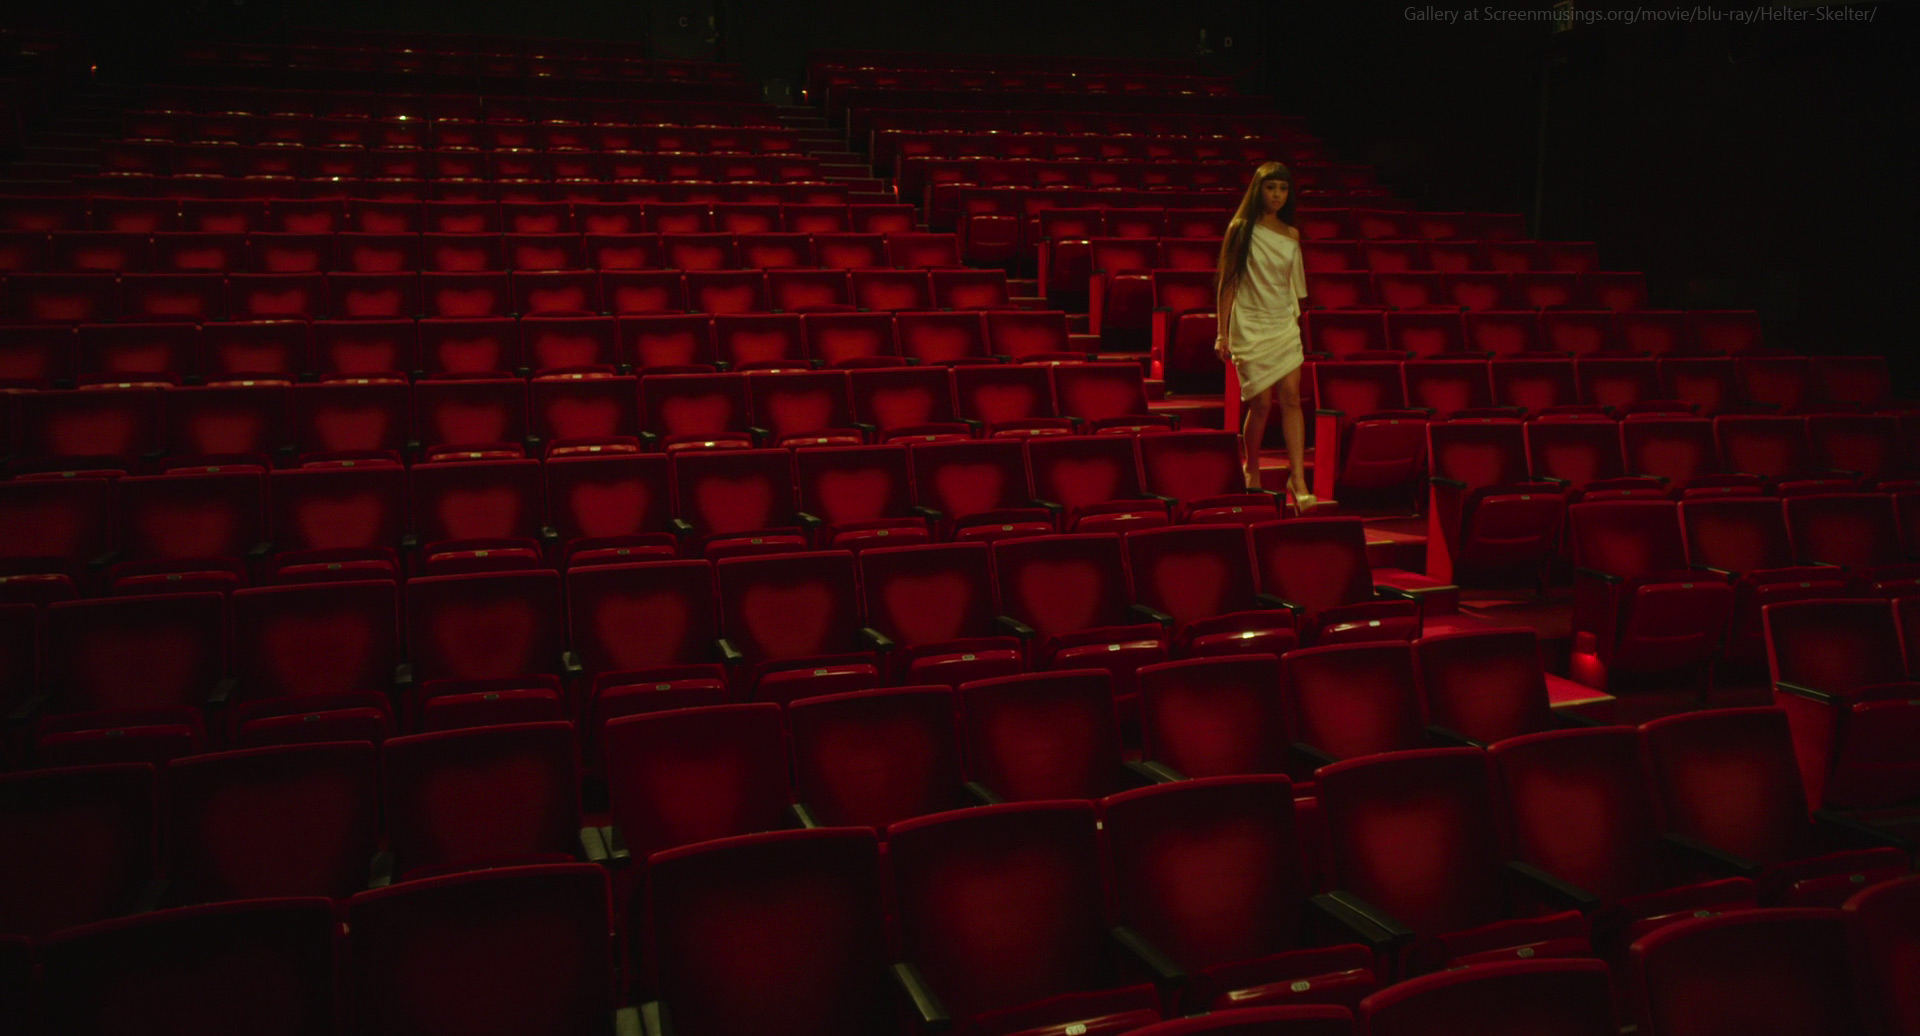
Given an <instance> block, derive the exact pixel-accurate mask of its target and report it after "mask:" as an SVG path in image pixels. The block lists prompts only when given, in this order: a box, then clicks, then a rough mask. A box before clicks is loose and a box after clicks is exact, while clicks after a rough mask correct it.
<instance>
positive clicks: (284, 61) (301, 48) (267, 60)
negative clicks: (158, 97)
mask: <svg viewBox="0 0 1920 1036" xmlns="http://www.w3.org/2000/svg"><path fill="white" fill-rule="evenodd" d="M593 45H594V44H582V43H575V42H571V41H561V42H557V43H556V42H543V43H542V44H541V45H540V46H541V47H542V48H543V49H545V48H579V47H583V46H593ZM503 46H505V47H507V48H510V49H507V50H504V51H503V50H502V49H501V48H502V47H503ZM599 46H600V47H602V48H610V47H611V46H613V45H612V44H609V43H605V42H603V43H600V44H599ZM178 61H179V64H178V66H177V67H178V69H179V70H180V71H182V72H190V71H198V70H212V71H218V70H220V69H222V68H227V69H235V70H239V69H248V70H253V69H259V70H268V69H278V70H281V71H283V72H288V73H294V74H296V75H297V74H299V73H311V72H364V73H369V74H373V73H388V74H396V75H399V76H402V77H406V76H412V77H413V78H415V79H416V80H417V79H419V78H420V77H421V76H423V75H433V76H440V77H444V78H446V79H448V80H450V81H452V80H460V79H465V80H467V81H468V83H467V87H468V89H471V80H472V78H473V77H474V76H476V75H477V76H480V77H482V78H483V79H517V80H525V81H526V82H525V86H526V87H528V88H530V90H535V91H542V92H552V93H558V92H559V88H560V87H561V85H562V84H561V82H560V81H556V79H555V77H559V76H567V75H570V74H571V75H578V76H580V77H582V78H600V79H615V80H623V81H624V80H655V81H660V82H671V83H710V84H714V88H713V89H710V90H708V91H706V93H707V94H708V95H714V94H721V93H725V92H726V91H724V90H723V89H720V88H719V87H720V85H721V84H735V83H739V82H740V81H741V71H740V66H738V65H733V64H725V63H722V62H715V61H693V60H680V61H676V60H672V59H659V58H651V57H649V56H648V55H646V54H645V53H644V52H643V51H641V50H639V49H633V48H628V49H622V50H618V51H615V50H611V49H602V50H600V51H598V52H596V53H592V54H582V53H580V52H579V51H578V50H577V49H573V50H561V49H555V50H554V52H552V53H539V54H534V53H521V52H520V45H518V44H514V43H506V44H502V43H500V42H499V41H497V40H489V41H488V42H486V43H476V44H475V45H474V46H473V47H472V48H470V49H460V50H446V49H443V48H439V47H436V48H435V49H433V50H430V51H415V50H412V49H410V48H405V47H399V48H397V49H393V50H388V51H382V50H380V49H371V48H368V47H366V46H365V45H364V43H362V42H360V41H353V42H347V41H342V42H341V43H339V44H335V45H331V46H329V45H321V44H305V43H303V44H262V43H225V42H203V43H193V44H190V45H188V46H187V47H185V48H183V49H182V50H181V51H180V53H179V55H178ZM589 71H592V72H596V73H597V75H595V76H591V77H589V76H588V72H589ZM286 78H293V77H292V76H289V77H286ZM421 85H422V84H421V83H419V82H417V81H416V82H414V83H413V84H412V89H414V90H418V89H419V88H420V86H421ZM366 86H367V83H366V82H365V81H364V80H362V81H359V82H357V83H356V82H354V81H353V80H352V79H351V78H350V77H344V76H343V77H341V78H340V79H339V81H338V83H337V85H330V86H328V87H325V88H323V89H317V90H314V91H313V92H314V93H317V94H323V95H335V96H339V95H344V96H349V97H351V96H353V95H354V94H355V93H357V92H358V91H361V90H364V89H366ZM165 89H179V88H178V87H167V88H165ZM203 89H206V90H208V91H210V92H215V91H218V92H232V91H235V90H236V88H235V87H233V86H231V85H228V86H209V87H203ZM459 91H460V87H459V86H458V85H455V84H454V83H453V82H449V83H448V88H447V90H446V92H447V93H449V94H455V95H457V94H458V93H459ZM363 96H364V95H363ZM587 96H589V97H591V96H594V95H593V94H591V93H588V94H587ZM560 99H564V98H560Z"/></svg>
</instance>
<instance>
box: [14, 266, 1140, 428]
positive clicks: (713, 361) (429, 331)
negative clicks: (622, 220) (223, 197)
mask: <svg viewBox="0 0 1920 1036" xmlns="http://www.w3.org/2000/svg"><path fill="white" fill-rule="evenodd" d="M835 272H837V271H835ZM809 273H811V271H809ZM954 273H955V274H956V275H955V276H952V277H944V276H943V277H940V278H939V279H938V283H939V285H940V288H941V291H942V296H943V298H945V299H946V300H947V301H950V302H966V301H970V300H968V299H966V298H964V297H963V296H962V293H963V292H965V293H969V294H973V295H975V296H976V298H975V299H973V300H971V301H974V302H976V303H979V302H984V301H986V300H988V299H990V298H992V297H995V296H998V295H999V294H1000V292H1001V291H1002V290H1003V289H1004V285H1005V282H1004V279H1003V278H1002V277H1001V276H1000V275H999V274H998V273H990V272H986V271H975V270H965V271H954ZM842 279H843V280H844V278H842ZM695 280H696V282H700V281H703V280H705V279H704V278H702V277H699V276H696V277H695ZM529 283H531V284H532V285H535V286H538V285H541V284H546V285H552V286H556V287H560V286H564V285H565V284H567V283H577V282H571V281H565V282H560V284H558V285H556V284H555V282H554V281H553V280H552V279H549V278H537V279H535V280H534V281H532V282H529ZM768 284H769V287H770V288H771V290H772V291H773V292H775V293H776V294H778V295H780V296H782V297H783V298H784V299H785V300H786V301H796V302H797V301H801V300H800V299H797V298H793V297H792V296H793V295H794V294H795V293H798V292H799V291H800V290H801V289H802V288H815V289H820V291H819V294H821V295H823V296H828V297H830V291H831V289H832V288H833V287H834V285H835V284H836V281H835V280H834V279H833V278H832V277H830V276H829V277H816V276H802V277H794V278H788V277H785V276H781V275H780V271H773V273H772V276H771V277H770V279H769V282H768ZM590 286H591V283H589V284H588V285H587V287H590ZM522 287H523V288H525V287H527V284H526V283H523V284H522ZM669 287H671V284H669ZM869 287H873V285H869ZM583 291H584V288H583ZM537 294H539V292H538V291H535V292H530V293H529V300H528V301H529V304H534V303H535V302H536V300H535V299H533V298H532V297H531V296H533V295H537ZM1097 344H1098V343H1097V342H1095V341H1094V340H1092V339H1091V338H1089V337H1088V336H1084V335H1076V334H1073V333H1071V332H1069V331H1068V330H1067V323H1066V314H1064V313H1061V312H1059V311H1049V310H1021V309H986V310H979V309H974V308H960V309H954V310H946V311H930V312H923V311H917V310H903V311H901V312H899V313H894V312H890V311H887V310H879V311H869V312H854V311H851V310H850V309H848V310H845V311H838V310H833V309H820V310H812V311H808V312H802V313H792V312H789V313H723V314H720V315H718V316H711V315H708V314H706V313H678V314H676V313H665V314H660V313H655V314H643V315H629V316H622V317H618V318H616V317H608V316H552V315H548V316H540V315H532V316H524V317H520V318H519V319H517V320H516V319H514V318H511V317H482V318H474V319H460V318H435V317H429V318H426V319H423V320H413V319H410V318H400V319H390V320H315V321H312V322H311V323H309V322H308V321H306V320H302V319H298V318H287V319H274V320H253V321H234V322H214V323H207V324H192V323H145V324H91V323H83V324H80V325H78V326H74V327H68V326H60V325H33V326H13V327H7V328H5V329H4V330H0V383H4V384H5V385H6V387H9V388H29V389H34V388H51V387H56V386H61V385H71V384H73V383H74V382H75V381H76V380H77V381H79V382H80V383H82V384H88V385H114V384H119V383H129V382H133V383H145V384H154V383H165V384H178V383H181V382H186V383H190V384H194V383H200V382H206V383H227V384H231V383H233V382H238V381H281V382H291V381H295V380H302V379H311V378H319V379H322V380H338V379H340V378H342V377H382V378H390V377H392V376H395V375H401V376H408V375H412V376H416V377H423V376H429V375H447V374H467V375H473V374H482V373H487V372H501V373H511V374H518V375H521V376H524V375H526V374H529V373H536V372H537V373H539V374H542V375H554V376H561V375H566V376H572V377H575V378H576V379H578V378H580V377H585V376H587V374H588V373H589V372H596V371H597V372H598V373H605V374H610V373H613V372H615V371H616V370H621V371H625V370H632V371H637V372H638V373H640V374H642V375H648V374H652V373H686V372H689V371H699V370H712V369H749V370H750V369H755V368H784V369H805V368H807V367H821V366H824V367H844V368H848V369H849V370H850V371H852V370H861V369H865V368H870V367H899V366H902V365H928V366H932V365H962V364H991V363H995V362H998V361H1000V360H1013V359H1020V360H1031V361H1035V362H1049V363H1051V362H1058V361H1063V360H1068V359H1072V360H1084V359H1085V358H1086V357H1088V356H1089V355H1092V354H1091V353H1090V352H1089V350H1091V349H1093V348H1095V347H1097ZM1135 366H1138V364H1137V363H1136V364H1135ZM853 376H854V377H856V378H857V379H868V378H886V377H893V378H897V379H902V383H906V382H912V381H914V380H915V379H917V378H934V379H945V378H947V377H949V375H947V374H946V373H945V372H937V373H933V374H927V373H921V374H904V373H895V374H893V375H881V374H876V373H871V372H869V373H862V374H857V375H853ZM1010 376H1013V377H1022V376H1033V375H1032V372H1028V374H1027V375H1010ZM4 405H5V404H3V403H0V406H4ZM863 412H864V411H863ZM862 420H867V418H862ZM926 420H928V421H935V420H944V418H937V417H934V416H928V417H927V418H926Z"/></svg>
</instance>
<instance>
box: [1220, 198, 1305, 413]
mask: <svg viewBox="0 0 1920 1036" xmlns="http://www.w3.org/2000/svg"><path fill="white" fill-rule="evenodd" d="M1302 265H1303V264H1302V263H1301V262H1300V243H1299V242H1298V241H1295V240H1294V239H1293V238H1290V237H1288V236H1287V235H1285V234H1282V233H1280V232H1279V231H1277V230H1272V229H1269V228H1268V227H1266V226H1263V225H1261V224H1258V223H1256V224H1254V226H1253V242H1252V245H1251V247H1250V248H1249V249H1248V252H1247V271H1246V273H1245V274H1244V275H1242V276H1241V278H1240V286H1239V288H1238V289H1237V290H1236V291H1235V292H1234V295H1233V317H1232V321H1231V327H1229V329H1228V332H1227V350H1228V354H1229V355H1231V356H1232V357H1233V366H1234V369H1235V370H1236V371H1238V372H1239V375H1240V398H1241V399H1252V398H1254V397H1256V396H1258V395H1259V394H1260V393H1262V392H1265V391H1266V390H1268V389H1270V388H1272V387H1273V386H1274V385H1276V384H1278V383H1279V381H1280V379H1281V378H1284V377H1286V376H1287V375H1288V374H1291V373H1293V372H1294V371H1295V370H1298V369H1299V367H1300V364H1301V363H1302V362H1304V361H1305V359H1306V357H1305V355H1304V354H1303V350H1302V347H1301V344H1300V300H1301V299H1303V298H1306V297H1307V278H1306V273H1305V272H1304V271H1303V270H1302V269H1301V267H1302Z"/></svg>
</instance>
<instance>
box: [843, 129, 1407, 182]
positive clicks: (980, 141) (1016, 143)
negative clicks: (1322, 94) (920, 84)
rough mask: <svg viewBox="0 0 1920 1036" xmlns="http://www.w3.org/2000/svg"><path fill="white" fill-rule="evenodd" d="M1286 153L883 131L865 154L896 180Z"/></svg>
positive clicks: (1154, 139) (1073, 137)
mask: <svg viewBox="0 0 1920 1036" xmlns="http://www.w3.org/2000/svg"><path fill="white" fill-rule="evenodd" d="M1286 152H1287V145H1286V143H1284V142H1282V141H1280V140H1277V139H1275V138H1274V137H1273V136H1271V135H1268V134H1256V135H1253V136H1249V137H1240V138H1219V137H1212V136H1205V135H1195V134H1193V133H1192V132H1191V131H1183V132H1178V133H1168V134H1151V135H1146V136H1140V137H1104V136H1101V135H1099V134H1092V133H1089V134H1076V133H1006V134H1003V133H983V134H979V135H974V134H964V133H941V132H915V133H901V132H885V133H876V134H874V138H873V150H872V152H871V153H870V154H871V156H872V159H873V163H874V166H875V167H876V168H878V169H882V170H887V171H889V172H891V173H893V174H894V175H895V176H900V175H901V174H902V173H903V172H905V171H906V170H907V169H908V168H909V166H908V163H909V162H911V161H913V160H914V159H919V158H968V159H974V158H980V159H1003V158H1014V159H1028V158H1030V159H1040V160H1043V161H1054V160H1063V159H1078V158H1099V159H1103V160H1109V161H1129V162H1140V161H1149V162H1210V161H1214V160H1216V159H1225V160H1227V161H1231V162H1249V161H1251V162H1258V161H1260V160H1261V159H1262V158H1264V157H1266V156H1269V155H1275V154H1283V153H1286ZM1364 186H1372V185H1371V184H1366V185H1364Z"/></svg>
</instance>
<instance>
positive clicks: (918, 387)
mask: <svg viewBox="0 0 1920 1036" xmlns="http://www.w3.org/2000/svg"><path fill="white" fill-rule="evenodd" d="M1062 367H1071V368H1072V369H1070V370H1065V371H1062V370H1060V368H1062ZM636 386H637V391H636ZM0 399H4V401H5V403H6V406H5V408H4V409H5V410H9V411H14V412H17V414H18V416H17V418H16V421H17V424H16V425H13V426H0V431H6V432H8V433H9V434H8V436H7V437H5V438H0V442H3V443H6V444H7V445H10V446H11V447H12V449H11V451H10V453H9V455H8V460H9V461H10V464H11V466H12V468H13V470H14V473H15V474H20V475H32V474H35V473H39V474H41V475H42V476H44V477H53V478H71V477H73V472H75V471H77V470H80V469H82V468H88V467H89V466H90V470H112V471H120V472H136V473H137V472H141V471H145V470H149V469H152V468H158V469H159V470H175V469H182V468H204V467H206V466H208V465H219V464H226V465H234V464H241V465H254V466H258V467H268V466H289V465H292V464H296V463H298V464H309V465H311V464H319V465H322V466H328V465H333V464H337V463H338V462H341V461H343V460H358V461H361V462H366V461H369V460H380V459H385V460H388V461H391V462H402V461H410V460H413V459H429V460H451V459H460V460H469V459H479V457H480V456H483V455H484V456H487V457H500V456H516V457H517V456H542V455H544V456H548V457H561V456H569V455H578V454H608V455H619V454H638V453H640V452H642V450H643V449H651V448H654V447H656V446H657V447H660V448H663V449H665V450H666V451H667V452H669V453H672V452H677V451H680V450H687V449H692V450H715V449H722V450H725V449H739V448H745V447H751V446H760V445H783V446H794V447H799V446H805V447H819V446H844V445H860V444H863V443H894V444H897V445H896V447H895V449H896V452H897V450H898V448H899V445H898V444H905V443H908V442H916V443H920V444H923V445H924V444H930V443H937V442H947V441H956V440H958V441H967V440H970V439H974V438H976V437H977V436H978V435H980V434H982V433H984V434H987V435H990V436H992V437H995V438H1000V437H1010V438H1026V437H1029V436H1049V437H1051V436H1074V435H1077V434H1079V433H1082V432H1088V431H1091V432H1102V433H1108V432H1124V433H1127V434H1129V435H1132V434H1137V433H1139V432H1141V431H1145V430H1153V431H1164V430H1168V429H1171V428H1173V427H1175V425H1176V423H1177V422H1176V421H1175V419H1174V418H1172V417H1169V416H1166V415H1160V414H1154V413H1151V412H1150V411H1149V409H1148V404H1147V402H1146V399H1145V396H1144V394H1143V391H1142V383H1141V379H1140V373H1139V367H1138V365H1136V364H1132V363H1117V364H1084V365H1083V364H1059V365H1055V366H1052V367H1049V366H1046V365H1039V364H1029V365H1009V366H1000V365H984V366H978V367H962V368H956V369H954V370H953V371H951V372H949V371H948V370H947V369H945V368H937V367H927V368H915V367H886V368H858V369H857V371H856V372H849V371H837V370H835V371H808V370H799V371H794V370H765V371H748V372H745V373H744V374H743V373H720V374H715V373H707V374H691V373H689V374H672V373H656V374H647V375H644V376H642V377H640V378H638V379H636V378H634V377H632V376H622V375H616V374H611V373H598V374H548V375H541V376H537V377H535V378H533V379H532V380H531V381H528V380H525V379H521V378H516V377H512V376H510V375H507V376H460V377H445V376H442V377H433V378H423V379H422V380H420V381H418V382H416V383H414V384H413V385H409V384H408V383H407V381H406V380H405V378H404V377H402V376H400V375H379V376H372V377H349V378H336V379H333V380H329V381H322V382H317V383H303V384H301V385H298V386H288V385H286V384H283V383H275V382H264V383H261V382H235V383H223V384H214V385H208V386H191V387H186V388H180V387H169V386H167V385H166V384H164V383H161V384H158V385H156V384H153V383H151V382H149V383H145V384H116V385H106V386H99V387H95V388H90V389H79V390H51V391H44V392H20V393H12V394H9V395H6V396H4V397H0ZM856 407H858V408H859V409H858V410H857V411H856V409H855V408H856ZM0 416H4V415H0ZM1219 434H1220V433H1214V435H1219ZM1226 438H1229V439H1230V438H1232V436H1231V435H1227V436H1226ZM1182 441H1183V442H1188V441H1191V440H1182ZM1015 445H1016V446H1017V443H1016V444H1015ZM1214 446H1215V444H1214V443H1212V442H1209V444H1208V448H1213V447H1214ZM1102 448H1107V449H1112V450H1115V451H1118V453H1119V455H1122V456H1124V457H1126V458H1131V456H1132V447H1131V445H1129V444H1127V443H1125V442H1116V443H1114V444H1112V445H1111V446H1110V447H1102ZM1126 466H1127V467H1128V468H1129V469H1131V466H1132V462H1131V460H1130V459H1129V460H1128V461H1127V464H1126ZM1215 474H1216V473H1215V472H1212V471H1209V472H1208V476H1209V477H1213V476H1214V475H1215ZM1022 481H1024V479H1023V480H1022ZM1128 481H1129V482H1131V481H1132V479H1131V478H1129V479H1128Z"/></svg>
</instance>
